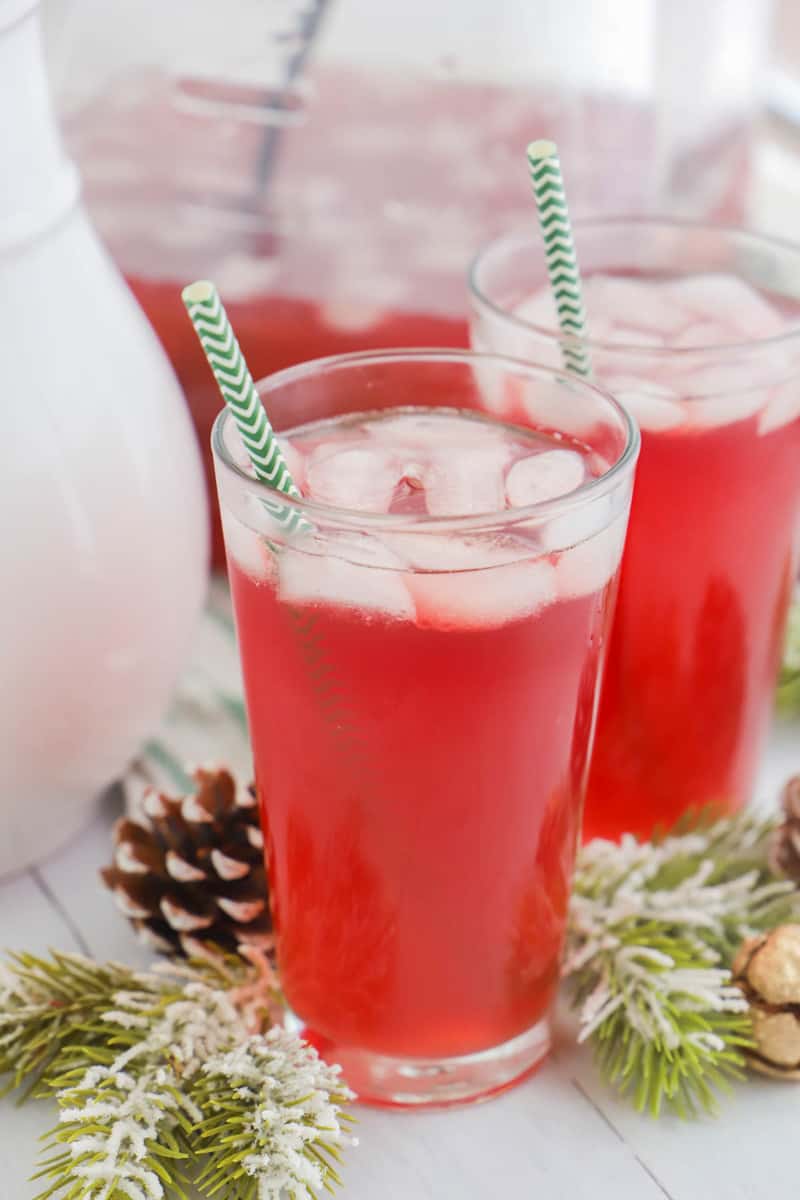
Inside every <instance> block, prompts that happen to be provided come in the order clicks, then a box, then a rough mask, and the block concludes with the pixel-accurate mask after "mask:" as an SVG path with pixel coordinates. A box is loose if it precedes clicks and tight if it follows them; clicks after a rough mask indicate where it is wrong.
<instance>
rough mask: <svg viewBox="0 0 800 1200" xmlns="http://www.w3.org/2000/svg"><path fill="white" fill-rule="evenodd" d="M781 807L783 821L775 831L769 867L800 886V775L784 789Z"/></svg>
mask: <svg viewBox="0 0 800 1200" xmlns="http://www.w3.org/2000/svg"><path fill="white" fill-rule="evenodd" d="M781 806H782V808H783V811H784V815H785V820H784V822H783V824H782V825H781V826H779V828H778V829H777V830H776V831H775V838H774V841H773V843H772V847H771V851H770V866H771V867H772V869H773V870H774V871H776V872H777V873H778V874H779V875H786V876H787V877H788V878H789V879H793V880H794V881H795V882H796V883H797V884H799V885H800V775H795V776H794V778H792V779H790V780H789V782H788V783H787V784H786V786H785V787H784V789H783V793H782V795H781Z"/></svg>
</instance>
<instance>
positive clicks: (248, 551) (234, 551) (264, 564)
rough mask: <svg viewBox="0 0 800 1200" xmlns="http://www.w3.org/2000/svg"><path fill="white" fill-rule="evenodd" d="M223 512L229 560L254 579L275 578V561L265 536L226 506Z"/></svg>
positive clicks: (226, 550) (224, 533)
mask: <svg viewBox="0 0 800 1200" xmlns="http://www.w3.org/2000/svg"><path fill="white" fill-rule="evenodd" d="M221 512H222V531H223V535H224V538H225V552H226V554H227V556H228V559H229V560H231V561H232V562H234V563H235V564H236V566H237V567H239V568H240V569H241V570H242V571H245V572H246V573H247V574H248V575H250V576H252V578H253V579H258V580H260V581H266V580H268V579H271V578H273V576H274V574H275V559H274V556H273V554H272V551H271V550H270V548H269V546H268V545H267V542H266V539H265V538H264V536H263V534H260V533H256V532H255V530H254V529H250V528H249V527H248V526H247V525H245V524H244V523H243V522H242V521H240V520H239V519H238V518H237V517H235V516H234V515H233V513H231V512H230V511H229V510H227V509H226V508H225V507H224V506H223V507H222V509H221Z"/></svg>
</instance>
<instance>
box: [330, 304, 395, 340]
mask: <svg viewBox="0 0 800 1200" xmlns="http://www.w3.org/2000/svg"><path fill="white" fill-rule="evenodd" d="M319 315H320V319H321V320H322V322H323V323H324V324H325V325H327V326H329V327H330V328H331V329H335V330H336V331H337V333H346V334H348V333H363V332H364V331H365V330H367V329H374V328H375V326H376V325H380V323H381V321H383V320H385V319H386V311H385V309H384V308H383V307H382V306H377V305H375V304H359V303H357V302H356V301H352V300H344V299H342V300H329V301H328V303H327V304H325V305H323V306H322V308H321V309H320V314H319Z"/></svg>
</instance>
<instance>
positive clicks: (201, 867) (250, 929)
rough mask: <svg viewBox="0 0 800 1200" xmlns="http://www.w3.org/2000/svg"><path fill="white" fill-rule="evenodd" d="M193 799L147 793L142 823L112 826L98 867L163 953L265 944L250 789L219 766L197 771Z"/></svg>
mask: <svg viewBox="0 0 800 1200" xmlns="http://www.w3.org/2000/svg"><path fill="white" fill-rule="evenodd" d="M194 777H195V779H196V780H197V792H196V793H195V795H193V796H182V797H170V796H164V795H161V794H159V793H158V792H155V791H153V792H150V793H148V795H147V796H146V797H145V799H144V814H145V815H144V817H143V819H141V820H133V819H131V818H130V817H124V818H123V819H122V820H120V821H118V822H117V825H116V827H115V829H114V843H115V851H114V862H113V865H112V866H110V867H106V868H105V869H104V870H103V871H101V875H102V878H103V881H104V883H105V884H106V886H107V887H108V888H110V889H111V891H112V892H113V893H114V897H115V899H116V902H117V906H118V907H119V908H120V910H121V911H122V912H123V913H124V915H125V916H126V917H128V918H129V919H130V921H131V923H132V925H133V926H134V928H135V929H136V930H137V932H138V933H139V935H140V937H142V939H143V940H145V941H147V942H148V943H149V944H150V945H153V946H154V947H155V948H156V949H158V950H159V951H161V952H163V953H166V954H176V953H177V954H186V955H188V956H191V955H192V953H193V948H192V942H193V941H194V942H197V941H203V942H213V943H214V944H215V945H217V946H220V947H221V948H223V949H225V950H235V949H236V948H237V946H238V945H239V944H241V943H248V944H250V945H256V946H261V947H265V946H269V945H270V944H271V938H270V931H271V929H272V922H271V919H270V911H269V903H268V891H267V877H266V872H265V869H264V858H263V837H262V834H261V829H260V827H259V823H258V806H257V804H256V800H255V792H254V790H253V788H252V787H251V788H249V789H247V790H245V791H240V790H239V791H237V788H236V784H235V783H234V780H233V778H232V776H231V775H230V774H229V773H228V772H227V771H224V770H219V771H202V770H199V771H196V772H195V776H194Z"/></svg>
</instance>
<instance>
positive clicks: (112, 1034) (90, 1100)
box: [0, 952, 350, 1200]
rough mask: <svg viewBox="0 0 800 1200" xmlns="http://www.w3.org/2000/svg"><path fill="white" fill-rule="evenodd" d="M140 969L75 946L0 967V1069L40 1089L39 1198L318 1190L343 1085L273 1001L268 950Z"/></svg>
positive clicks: (232, 1199) (144, 1199)
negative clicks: (278, 1021) (272, 1017)
mask: <svg viewBox="0 0 800 1200" xmlns="http://www.w3.org/2000/svg"><path fill="white" fill-rule="evenodd" d="M257 959H258V954H257V952H253V953H252V954H251V955H250V961H245V960H244V959H238V958H236V957H235V956H234V957H229V958H222V957H216V958H214V957H213V956H211V957H210V956H208V955H205V956H204V957H203V958H202V959H201V960H198V961H197V962H193V963H191V964H189V965H188V966H186V965H177V964H174V965H173V966H172V967H171V968H169V970H168V971H166V972H162V973H155V972H153V973H150V974H145V973H137V972H134V971H132V970H130V969H128V968H127V967H122V966H119V965H117V964H113V963H112V964H105V965H102V964H98V963H94V962H92V961H90V960H89V959H85V958H82V957H80V956H78V955H71V954H53V956H52V958H51V959H43V958H37V957H35V956H33V955H28V954H19V955H14V956H11V957H10V958H9V959H8V961H7V962H6V963H4V964H2V965H0V1076H3V1075H6V1076H8V1088H7V1090H14V1089H20V1091H22V1090H23V1089H24V1093H23V1095H22V1096H21V1098H24V1097H25V1095H28V1094H35V1095H37V1096H49V1097H53V1098H55V1100H56V1103H57V1105H58V1108H59V1122H58V1124H57V1125H56V1126H55V1127H54V1128H53V1129H52V1130H51V1131H50V1132H49V1133H48V1134H46V1135H45V1138H44V1139H43V1141H44V1148H43V1152H42V1159H41V1161H40V1164H39V1169H38V1170H37V1171H36V1174H35V1175H34V1177H33V1178H34V1179H36V1180H38V1181H39V1182H40V1184H42V1185H43V1186H42V1190H41V1191H40V1192H39V1195H38V1196H37V1198H36V1200H161V1198H162V1197H165V1196H166V1197H169V1198H170V1200H189V1194H190V1189H195V1190H194V1192H193V1194H194V1195H198V1194H199V1195H201V1196H203V1197H211V1196H219V1197H220V1198H221V1200H256V1197H258V1200H273V1198H274V1200H279V1197H280V1196H282V1195H283V1194H284V1191H285V1192H286V1193H287V1194H289V1195H291V1196H293V1197H295V1198H296V1200H311V1198H312V1197H314V1196H316V1195H317V1194H318V1191H319V1190H320V1189H323V1188H324V1189H328V1190H330V1189H331V1188H332V1186H333V1185H334V1184H338V1183H339V1182H340V1179H339V1175H338V1172H337V1170H336V1167H335V1162H336V1160H337V1159H338V1156H339V1152H340V1147H341V1146H342V1145H344V1144H345V1143H346V1142H347V1141H348V1140H349V1138H348V1135H347V1133H346V1129H347V1121H348V1118H347V1115H346V1114H345V1113H344V1112H343V1111H342V1106H343V1105H344V1104H345V1103H346V1102H347V1100H349V1099H350V1093H349V1092H348V1091H347V1089H346V1087H345V1086H344V1085H343V1083H342V1081H341V1080H340V1079H339V1076H338V1072H337V1070H336V1069H334V1068H331V1067H328V1066H326V1065H325V1064H323V1063H321V1062H320V1061H319V1059H318V1057H317V1055H316V1052H315V1051H313V1050H312V1049H310V1048H309V1047H308V1046H306V1045H305V1044H304V1043H302V1042H300V1041H299V1040H298V1039H296V1038H294V1037H292V1036H291V1035H289V1034H288V1033H286V1032H284V1031H282V1030H280V1031H270V1032H268V1033H267V1034H265V1035H262V1034H260V1033H253V1032H252V1029H251V1028H249V1027H248V1024H247V1021H248V1019H249V1018H250V1017H252V1016H253V1014H259V1016H260V1015H262V1014H263V1013H265V1012H266V1011H268V1010H269V1007H270V1003H271V1000H272V996H271V989H272V988H273V987H274V980H273V978H272V974H271V969H270V968H269V966H268V964H267V963H266V960H264V961H263V962H259V961H256V960H257Z"/></svg>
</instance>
